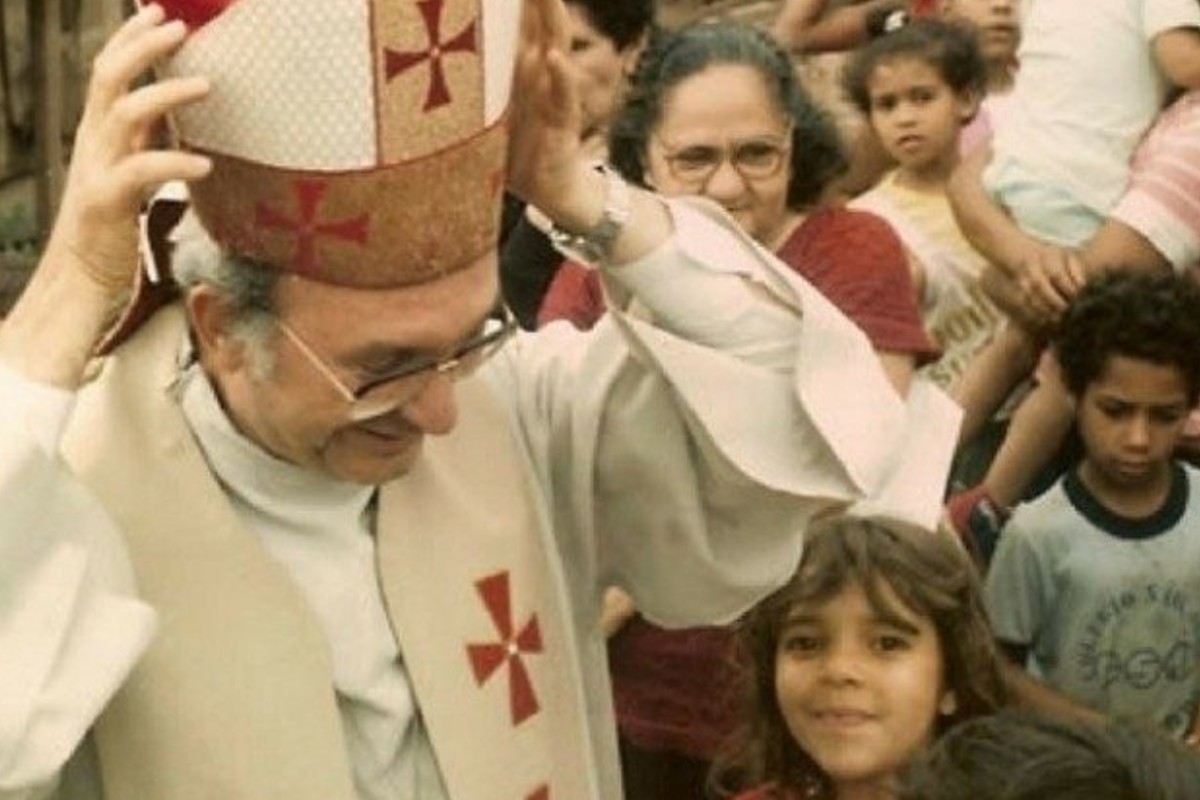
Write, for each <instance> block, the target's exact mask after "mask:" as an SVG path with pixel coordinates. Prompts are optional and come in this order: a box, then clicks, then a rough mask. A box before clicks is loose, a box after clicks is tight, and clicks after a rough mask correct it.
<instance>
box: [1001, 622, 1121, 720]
mask: <svg viewBox="0 0 1200 800" xmlns="http://www.w3.org/2000/svg"><path fill="white" fill-rule="evenodd" d="M998 644H999V645H1000V650H1001V651H1002V652H1003V653H1004V656H1003V657H1002V658H1001V670H1000V672H1001V675H1002V677H1003V678H1004V684H1005V686H1007V687H1008V691H1009V693H1010V694H1011V695H1012V697H1013V699H1014V700H1015V701H1016V703H1017V705H1019V706H1024V707H1026V708H1032V709H1034V710H1035V711H1040V712H1044V713H1046V714H1049V715H1052V716H1055V717H1058V718H1060V719H1068V720H1077V721H1079V722H1083V723H1087V724H1093V725H1100V724H1103V723H1104V722H1106V718H1105V716H1104V715H1103V714H1101V713H1099V712H1097V711H1093V710H1092V709H1090V708H1087V707H1085V706H1081V705H1079V704H1078V703H1076V702H1075V701H1074V700H1071V699H1070V698H1068V697H1067V696H1066V695H1064V694H1062V693H1060V692H1058V691H1055V690H1054V689H1052V688H1050V687H1049V686H1048V685H1046V684H1045V683H1043V682H1042V681H1039V680H1038V679H1037V678H1035V677H1033V676H1032V675H1030V674H1029V673H1028V672H1026V671H1025V668H1024V667H1022V666H1021V665H1022V664H1024V663H1025V656H1026V655H1027V652H1028V650H1029V648H1028V647H1027V646H1022V645H1015V644H1010V643H1008V642H998Z"/></svg>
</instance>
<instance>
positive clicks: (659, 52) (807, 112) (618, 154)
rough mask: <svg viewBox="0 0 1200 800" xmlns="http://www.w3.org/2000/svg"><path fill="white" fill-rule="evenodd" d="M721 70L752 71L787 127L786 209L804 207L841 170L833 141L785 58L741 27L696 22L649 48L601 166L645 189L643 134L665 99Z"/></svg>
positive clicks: (654, 123)
mask: <svg viewBox="0 0 1200 800" xmlns="http://www.w3.org/2000/svg"><path fill="white" fill-rule="evenodd" d="M724 64H735V65H743V66H747V67H751V68H752V69H754V70H755V71H756V72H758V73H759V75H761V76H762V78H763V80H764V81H765V83H766V86H767V88H768V90H769V92H770V94H771V96H772V98H773V99H774V100H775V103H776V104H777V105H778V107H779V110H780V112H781V113H782V114H783V115H784V117H786V118H787V119H789V120H790V121H791V123H792V146H791V171H790V174H789V176H788V188H787V205H788V207H789V208H791V209H793V210H802V209H804V208H807V207H808V206H811V205H812V204H813V203H815V202H817V200H819V199H820V197H821V194H822V192H824V190H825V188H826V186H828V185H829V183H830V182H831V181H832V180H833V179H834V178H836V177H838V176H839V175H841V174H842V173H843V172H844V171H845V170H846V166H847V162H846V157H845V155H844V153H843V151H842V143H841V139H840V138H839V136H838V132H837V129H836V128H835V127H834V125H833V123H832V122H831V121H830V119H829V117H828V115H827V114H826V113H825V112H824V111H823V110H822V109H821V108H820V107H819V106H817V104H816V103H814V102H813V101H812V99H810V98H809V96H808V94H807V93H806V92H805V91H804V89H803V88H802V87H801V86H800V81H799V80H798V79H797V78H796V71H795V68H794V67H793V65H792V62H791V59H790V58H789V57H788V55H787V53H785V52H784V51H783V50H782V49H781V48H780V47H779V45H778V44H776V42H775V40H773V39H772V38H771V37H770V36H768V35H767V34H766V33H764V32H763V31H760V30H758V29H756V28H752V27H750V26H748V25H742V24H738V23H733V22H701V23H697V24H695V25H690V26H687V27H685V28H682V29H680V30H678V31H675V32H672V33H666V34H664V35H662V36H661V37H660V38H658V39H657V40H656V41H654V42H651V44H650V46H649V47H648V48H647V49H646V52H645V53H643V54H642V58H641V60H640V61H639V63H638V68H637V71H636V72H635V73H634V76H633V80H632V82H631V84H630V86H629V90H628V91H627V93H626V95H625V102H624V104H623V105H622V107H621V108H620V109H619V110H618V111H617V114H616V117H615V118H614V119H613V121H612V124H611V126H610V127H609V141H608V156H609V161H610V162H611V163H612V165H613V166H614V167H615V168H616V169H617V171H618V172H620V173H621V175H623V176H624V177H625V179H626V180H628V181H631V182H633V183H636V184H638V185H639V186H643V187H645V186H646V177H645V176H646V154H647V152H648V150H649V143H650V136H651V134H653V133H654V131H655V130H656V129H657V128H658V126H659V124H660V123H661V122H662V114H663V107H664V105H665V104H666V99H667V96H668V95H669V94H670V93H671V90H672V89H674V88H675V87H676V86H678V85H679V84H680V83H682V82H683V81H684V80H686V79H687V78H690V77H692V76H693V75H696V74H698V73H700V72H702V71H704V70H705V69H707V68H708V67H712V66H717V65H724Z"/></svg>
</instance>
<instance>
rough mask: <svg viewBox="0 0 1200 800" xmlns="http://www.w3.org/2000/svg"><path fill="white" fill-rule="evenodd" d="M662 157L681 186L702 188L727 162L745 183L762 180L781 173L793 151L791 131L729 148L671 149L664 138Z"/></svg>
mask: <svg viewBox="0 0 1200 800" xmlns="http://www.w3.org/2000/svg"><path fill="white" fill-rule="evenodd" d="M658 141H659V143H660V144H662V146H663V150H664V153H663V158H664V160H665V161H666V162H667V169H668V170H670V172H671V175H673V176H674V177H675V179H676V180H678V181H680V182H681V183H686V184H688V185H691V186H696V187H699V186H703V185H704V184H706V183H708V181H709V180H710V179H711V178H712V176H713V174H715V173H716V171H717V170H718V169H719V168H720V167H721V165H722V164H724V163H725V162H726V161H728V162H729V163H730V164H731V165H732V166H733V168H734V169H735V170H737V172H738V174H739V175H741V176H742V177H743V178H745V179H746V180H761V179H763V178H770V177H772V176H773V175H776V174H778V172H779V170H780V168H781V167H782V166H783V164H784V162H785V161H787V157H788V154H789V153H790V152H791V145H792V131H791V128H790V127H789V128H788V130H787V132H786V133H785V134H784V135H783V136H778V137H776V136H759V137H755V138H752V139H744V140H742V141H740V142H733V143H732V144H729V145H728V146H726V147H716V146H713V145H707V144H690V145H683V146H681V147H677V148H672V147H671V146H670V145H668V144H667V142H666V141H664V140H663V139H662V138H659V139H658Z"/></svg>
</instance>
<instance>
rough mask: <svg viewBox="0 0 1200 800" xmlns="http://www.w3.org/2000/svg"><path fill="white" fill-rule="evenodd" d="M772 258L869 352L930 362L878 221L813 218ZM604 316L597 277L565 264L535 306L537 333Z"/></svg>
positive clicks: (911, 294)
mask: <svg viewBox="0 0 1200 800" xmlns="http://www.w3.org/2000/svg"><path fill="white" fill-rule="evenodd" d="M775 254H776V255H777V256H779V259H780V260H781V261H783V262H784V263H785V264H787V265H788V266H790V267H791V268H792V269H794V270H796V272H798V273H800V274H801V275H803V276H804V278H805V280H807V281H808V282H809V283H811V284H812V285H813V286H814V287H816V289H817V290H818V291H819V292H820V293H821V294H823V295H825V297H826V298H828V300H829V301H830V302H831V303H833V304H834V305H835V306H837V307H838V308H839V309H840V310H841V312H842V313H843V314H845V315H846V316H847V317H849V318H850V320H851V321H853V322H854V323H855V324H856V325H858V327H859V328H861V329H862V330H863V332H864V333H866V334H867V338H868V339H870V340H871V345H872V346H873V347H874V348H875V349H876V350H887V351H891V352H896V353H913V354H914V355H916V356H917V360H918V361H919V362H921V363H924V362H926V361H930V360H932V359H934V358H936V356H937V354H938V351H937V347H936V346H935V345H934V344H933V342H932V341H931V340H930V339H929V337H928V336H927V335H926V333H925V327H924V325H923V324H922V322H921V312H920V310H919V309H918V308H917V298H916V290H915V288H914V287H913V283H912V275H911V274H910V273H909V271H908V261H907V259H906V258H905V255H904V246H903V245H902V244H901V243H900V239H899V237H897V236H896V233H895V231H893V230H892V228H891V226H890V225H888V224H887V223H886V222H884V221H883V220H882V219H880V218H879V217H877V216H875V215H874V214H871V213H868V212H866V211H856V210H851V209H846V208H829V209H820V210H817V211H814V212H812V213H811V214H809V215H808V216H807V217H806V218H805V219H804V221H803V222H801V223H800V224H799V225H798V226H797V227H796V230H794V231H793V232H792V235H791V236H789V237H788V239H787V241H786V242H784V243H783V246H782V247H780V248H779V250H778V251H776V253H775ZM603 314H604V295H603V292H602V291H601V289H600V277H599V275H597V274H596V273H595V271H593V270H590V269H588V268H587V267H584V266H582V265H580V264H577V263H575V262H573V261H568V262H566V263H564V264H563V265H562V268H561V269H559V271H558V273H557V274H556V275H555V276H554V280H553V281H552V282H551V284H550V289H549V290H548V291H547V292H546V297H545V299H543V300H542V308H541V310H540V311H539V312H538V327H541V326H542V325H545V324H546V323H547V322H549V321H551V320H555V319H566V320H569V321H570V322H571V323H573V324H574V325H575V327H577V328H580V329H582V330H587V329H588V328H591V327H592V326H593V325H595V324H596V322H597V321H598V320H599V319H600V317H601V316H602V315H603Z"/></svg>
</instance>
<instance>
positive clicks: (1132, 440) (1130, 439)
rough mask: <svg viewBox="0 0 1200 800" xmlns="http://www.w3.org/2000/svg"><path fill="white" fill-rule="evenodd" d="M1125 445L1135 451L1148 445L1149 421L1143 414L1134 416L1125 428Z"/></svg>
mask: <svg viewBox="0 0 1200 800" xmlns="http://www.w3.org/2000/svg"><path fill="white" fill-rule="evenodd" d="M1125 444H1126V445H1127V446H1129V447H1130V448H1133V449H1136V450H1144V449H1146V448H1147V447H1149V445H1150V420H1149V418H1147V416H1146V415H1145V414H1135V415H1134V416H1133V418H1132V419H1131V420H1129V424H1128V425H1127V426H1126V427H1125Z"/></svg>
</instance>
